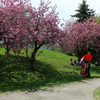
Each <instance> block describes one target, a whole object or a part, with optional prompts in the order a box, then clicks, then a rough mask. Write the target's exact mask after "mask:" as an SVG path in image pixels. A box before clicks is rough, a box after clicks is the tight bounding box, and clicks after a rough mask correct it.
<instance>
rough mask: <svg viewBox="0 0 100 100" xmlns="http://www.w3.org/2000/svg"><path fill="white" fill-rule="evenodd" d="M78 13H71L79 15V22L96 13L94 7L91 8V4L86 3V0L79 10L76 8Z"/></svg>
mask: <svg viewBox="0 0 100 100" xmlns="http://www.w3.org/2000/svg"><path fill="white" fill-rule="evenodd" d="M75 11H76V12H77V13H76V14H75V15H71V16H72V17H77V21H78V22H82V21H84V20H86V19H88V18H90V17H91V16H94V15H95V11H94V10H93V9H89V5H88V4H86V1H85V0H83V1H82V4H79V7H78V9H77V10H75Z"/></svg>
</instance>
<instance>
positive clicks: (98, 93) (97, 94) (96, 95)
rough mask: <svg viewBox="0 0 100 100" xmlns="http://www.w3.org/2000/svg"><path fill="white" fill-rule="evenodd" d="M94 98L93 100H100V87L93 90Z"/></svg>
mask: <svg viewBox="0 0 100 100" xmlns="http://www.w3.org/2000/svg"><path fill="white" fill-rule="evenodd" d="M94 98H95V100H100V87H99V88H97V89H96V90H95V92H94Z"/></svg>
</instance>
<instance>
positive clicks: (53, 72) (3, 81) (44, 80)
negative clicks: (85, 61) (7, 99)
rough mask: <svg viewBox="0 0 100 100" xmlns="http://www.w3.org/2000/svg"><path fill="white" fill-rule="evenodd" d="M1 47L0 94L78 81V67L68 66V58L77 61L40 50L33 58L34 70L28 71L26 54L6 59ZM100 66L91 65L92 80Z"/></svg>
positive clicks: (97, 75) (75, 58) (60, 54)
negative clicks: (34, 58) (34, 59)
mask: <svg viewBox="0 0 100 100" xmlns="http://www.w3.org/2000/svg"><path fill="white" fill-rule="evenodd" d="M4 52H5V50H4V49H3V48H0V92H1V93H2V92H8V91H18V90H20V91H26V90H29V91H31V90H37V89H41V88H44V87H53V86H58V85H62V84H68V83H71V82H81V81H82V80H85V79H91V78H85V79H84V78H81V76H80V74H79V72H80V66H72V65H69V59H71V58H72V59H73V60H77V57H75V56H68V55H65V54H63V53H58V52H55V51H49V50H42V49H40V50H39V51H38V53H37V55H36V62H35V70H34V71H31V70H30V68H29V59H27V58H26V57H25V55H14V54H13V52H11V53H12V54H13V55H11V56H10V57H9V58H7V57H6V56H5V55H4ZM99 70H100V67H94V65H93V64H91V75H92V78H96V77H100V74H99Z"/></svg>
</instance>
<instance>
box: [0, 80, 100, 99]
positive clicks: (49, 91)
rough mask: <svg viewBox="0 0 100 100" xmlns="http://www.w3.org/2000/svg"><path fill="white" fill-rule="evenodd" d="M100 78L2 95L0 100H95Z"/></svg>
mask: <svg viewBox="0 0 100 100" xmlns="http://www.w3.org/2000/svg"><path fill="white" fill-rule="evenodd" d="M98 87H100V78H98V79H93V80H88V81H83V82H81V83H72V84H68V85H63V86H60V87H53V88H45V89H42V90H38V91H31V92H10V93H6V94H0V100H94V98H93V93H94V90H95V89H96V88H98Z"/></svg>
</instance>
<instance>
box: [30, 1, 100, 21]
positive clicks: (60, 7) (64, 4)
mask: <svg viewBox="0 0 100 100" xmlns="http://www.w3.org/2000/svg"><path fill="white" fill-rule="evenodd" d="M46 1H47V0H45V2H46ZM49 1H51V4H50V5H51V6H54V5H55V4H56V5H57V9H56V11H57V12H59V15H58V16H59V18H60V19H61V20H62V19H64V20H66V21H67V20H70V21H74V20H75V18H73V17H71V16H70V15H74V14H76V11H75V10H77V9H78V7H79V4H82V1H83V0H49ZM31 3H32V5H33V6H34V7H38V6H39V4H40V0H31ZM86 4H88V5H89V9H93V10H95V13H96V14H100V0H86Z"/></svg>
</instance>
